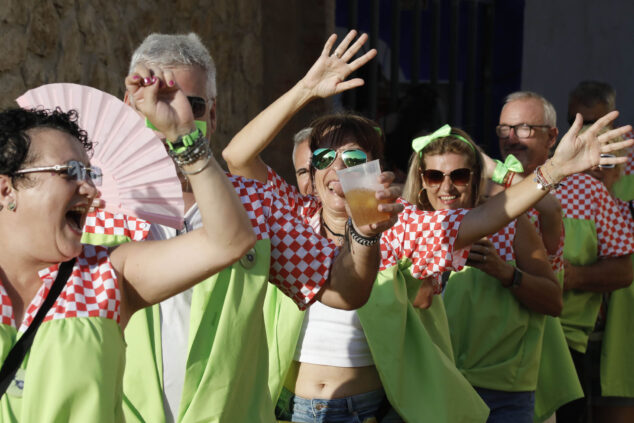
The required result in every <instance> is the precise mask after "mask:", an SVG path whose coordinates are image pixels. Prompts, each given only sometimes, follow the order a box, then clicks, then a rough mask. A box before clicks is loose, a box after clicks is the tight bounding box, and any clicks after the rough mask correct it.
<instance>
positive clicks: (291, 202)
mask: <svg viewBox="0 0 634 423" xmlns="http://www.w3.org/2000/svg"><path fill="white" fill-rule="evenodd" d="M267 168H268V175H267V182H266V183H267V185H269V186H271V187H272V188H273V190H274V191H275V193H276V195H277V196H278V197H279V198H281V199H282V200H284V201H285V202H286V203H287V204H288V206H289V207H290V208H292V209H294V210H296V212H295V213H296V214H298V215H300V216H302V218H304V219H306V220H310V218H311V217H312V216H314V215H315V213H317V212H318V211H319V209H320V208H321V202H320V201H319V200H318V199H317V198H316V197H313V196H312V195H303V194H301V193H300V192H299V190H298V189H297V187H295V186H293V185H290V184H289V183H288V182H286V181H285V180H284V178H282V177H281V176H280V175H278V174H277V173H276V172H275V171H274V170H273V169H271V168H270V167H268V166H267Z"/></svg>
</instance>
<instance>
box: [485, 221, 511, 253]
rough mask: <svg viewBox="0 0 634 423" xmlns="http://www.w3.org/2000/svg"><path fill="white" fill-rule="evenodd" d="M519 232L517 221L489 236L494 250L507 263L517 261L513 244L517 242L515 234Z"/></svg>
mask: <svg viewBox="0 0 634 423" xmlns="http://www.w3.org/2000/svg"><path fill="white" fill-rule="evenodd" d="M516 232H517V220H514V221H512V222H511V223H509V224H508V225H506V226H505V227H503V228H502V229H500V230H499V231H498V232H496V233H494V234H493V235H489V237H488V238H489V241H491V243H492V244H493V248H495V251H496V252H497V253H498V255H499V256H500V258H501V259H502V260H504V261H505V262H509V261H513V260H515V249H514V248H513V242H514V241H515V233H516Z"/></svg>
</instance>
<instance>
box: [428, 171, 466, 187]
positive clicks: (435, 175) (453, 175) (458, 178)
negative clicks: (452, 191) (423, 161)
mask: <svg viewBox="0 0 634 423" xmlns="http://www.w3.org/2000/svg"><path fill="white" fill-rule="evenodd" d="M472 173H473V172H472V171H471V170H470V169H467V168H466V167H463V168H461V169H456V170H452V171H451V172H449V173H442V172H441V171H439V170H435V169H425V170H423V179H424V180H425V183H426V184H427V185H429V186H437V185H440V184H442V181H444V180H445V176H449V179H451V183H452V184H454V185H455V186H458V187H464V186H467V185H469V182H470V181H471V174H472Z"/></svg>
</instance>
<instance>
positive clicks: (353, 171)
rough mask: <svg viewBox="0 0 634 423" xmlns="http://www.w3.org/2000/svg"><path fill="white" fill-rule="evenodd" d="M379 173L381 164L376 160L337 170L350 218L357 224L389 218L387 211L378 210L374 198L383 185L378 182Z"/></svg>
mask: <svg viewBox="0 0 634 423" xmlns="http://www.w3.org/2000/svg"><path fill="white" fill-rule="evenodd" d="M380 174H381V166H380V164H379V161H378V160H373V161H371V162H367V163H363V164H360V165H357V166H352V167H348V168H345V169H342V170H338V171H337V176H338V177H339V182H340V183H341V188H342V189H343V193H344V195H345V196H346V202H347V203H348V206H349V207H350V213H351V214H352V216H351V217H352V220H353V221H354V224H355V225H357V226H364V225H369V224H371V223H377V222H381V221H384V220H387V219H389V218H390V215H389V213H385V212H380V211H379V210H378V206H379V203H380V202H379V200H377V199H376V191H378V190H382V189H383V185H381V184H380V183H379V175H380ZM381 202H387V201H381Z"/></svg>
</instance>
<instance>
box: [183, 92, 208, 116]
mask: <svg viewBox="0 0 634 423" xmlns="http://www.w3.org/2000/svg"><path fill="white" fill-rule="evenodd" d="M187 100H188V101H189V105H190V106H192V113H193V114H194V119H199V118H201V117H204V116H205V110H207V100H205V99H204V98H202V97H195V96H187Z"/></svg>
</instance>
